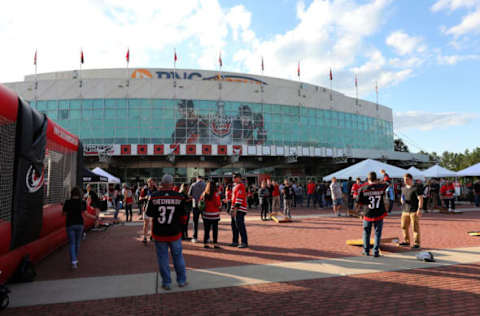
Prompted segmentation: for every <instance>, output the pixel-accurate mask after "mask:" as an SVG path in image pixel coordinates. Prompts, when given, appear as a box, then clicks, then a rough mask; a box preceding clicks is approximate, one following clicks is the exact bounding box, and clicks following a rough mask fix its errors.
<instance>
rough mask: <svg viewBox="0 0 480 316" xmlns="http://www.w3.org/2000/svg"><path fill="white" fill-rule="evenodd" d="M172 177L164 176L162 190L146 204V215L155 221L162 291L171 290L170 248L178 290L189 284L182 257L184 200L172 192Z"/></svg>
mask: <svg viewBox="0 0 480 316" xmlns="http://www.w3.org/2000/svg"><path fill="white" fill-rule="evenodd" d="M172 187H173V177H172V176H171V175H169V174H166V175H164V176H163V177H162V181H161V184H160V189H159V190H158V191H155V192H153V193H152V194H151V195H150V196H149V198H148V202H147V206H146V208H147V211H146V215H147V216H149V217H151V218H152V237H153V239H154V240H155V249H156V253H157V260H158V266H159V270H160V275H161V276H162V288H163V289H164V290H170V289H171V285H170V284H171V283H172V280H171V278H170V267H169V263H168V262H169V260H168V249H169V248H170V252H171V254H172V259H173V260H172V261H173V266H174V267H175V272H176V274H177V283H178V286H179V287H184V286H186V285H187V276H186V272H185V261H184V259H183V254H182V240H181V238H182V231H183V225H184V224H185V222H186V219H187V218H186V215H185V197H184V196H183V195H182V194H180V193H178V192H175V191H173V190H172Z"/></svg>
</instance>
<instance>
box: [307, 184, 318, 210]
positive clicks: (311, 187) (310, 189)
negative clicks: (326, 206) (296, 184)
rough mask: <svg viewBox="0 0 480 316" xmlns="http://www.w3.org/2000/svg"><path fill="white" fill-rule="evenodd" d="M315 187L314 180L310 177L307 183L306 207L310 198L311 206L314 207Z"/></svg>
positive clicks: (308, 205)
mask: <svg viewBox="0 0 480 316" xmlns="http://www.w3.org/2000/svg"><path fill="white" fill-rule="evenodd" d="M315 188H316V185H315V182H313V179H310V181H309V182H308V184H307V207H310V200H312V207H315Z"/></svg>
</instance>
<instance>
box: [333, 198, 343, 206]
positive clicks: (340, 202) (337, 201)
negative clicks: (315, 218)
mask: <svg viewBox="0 0 480 316" xmlns="http://www.w3.org/2000/svg"><path fill="white" fill-rule="evenodd" d="M342 204H343V199H342V198H338V199H335V200H333V205H335V206H338V205H342Z"/></svg>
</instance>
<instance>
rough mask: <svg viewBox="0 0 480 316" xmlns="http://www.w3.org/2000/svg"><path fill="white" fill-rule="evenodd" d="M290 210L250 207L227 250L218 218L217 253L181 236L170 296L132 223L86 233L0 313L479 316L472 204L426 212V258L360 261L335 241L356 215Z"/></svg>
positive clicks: (354, 224) (353, 227)
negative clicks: (266, 214) (73, 257)
mask: <svg viewBox="0 0 480 316" xmlns="http://www.w3.org/2000/svg"><path fill="white" fill-rule="evenodd" d="M294 214H297V215H298V217H297V218H296V220H295V222H293V223H288V224H276V223H274V222H271V221H269V222H262V221H260V219H259V217H258V215H257V214H256V213H255V212H254V211H252V212H251V214H250V215H249V216H248V218H247V229H248V233H249V240H250V248H249V249H237V248H229V247H228V246H226V244H227V243H229V242H231V240H230V238H231V233H230V222H229V219H228V217H225V219H223V218H222V221H221V224H220V229H219V240H220V243H221V244H223V245H222V247H223V249H219V250H213V249H204V248H203V244H201V243H199V244H192V243H190V242H184V255H185V261H186V264H187V269H188V271H187V275H188V277H189V281H190V285H189V286H187V287H186V288H184V289H179V288H178V287H176V286H174V287H173V288H172V291H171V292H165V291H163V290H162V289H161V288H160V289H157V285H156V271H157V265H156V257H155V254H154V247H153V244H150V243H149V244H148V245H147V246H144V245H142V243H141V242H140V240H141V239H140V232H141V226H138V225H137V224H135V223H134V224H133V225H116V226H114V227H111V228H110V229H108V230H107V231H106V232H90V233H89V234H88V237H87V239H86V240H85V241H83V242H82V245H81V250H80V262H81V264H80V268H79V269H78V270H77V271H74V272H72V271H70V266H69V264H68V251H67V248H66V247H62V248H61V249H59V250H58V251H57V252H55V253H53V254H52V255H50V256H49V257H48V258H46V259H45V260H44V261H43V262H42V263H40V264H39V265H38V266H37V273H38V277H37V280H36V281H35V282H33V283H31V284H20V285H12V286H11V289H12V295H11V308H9V309H7V310H6V311H4V312H3V313H2V314H4V315H161V314H165V315H186V314H190V315H213V314H217V315H273V314H275V315H299V314H302V315H327V314H331V315H353V314H355V315H360V314H372V315H374V314H375V315H382V314H383V315H391V314H398V315H416V314H419V315H420V314H421V315H425V314H426V315H462V314H465V315H467V314H468V315H478V314H480V303H479V302H480V300H479V299H480V276H479V275H480V238H479V237H471V236H469V235H468V234H467V232H468V231H473V230H480V212H479V211H477V210H474V209H466V211H465V212H464V213H463V214H459V215H444V214H438V213H434V214H431V213H430V214H424V216H423V217H422V220H421V233H422V248H423V249H422V250H426V249H428V250H431V251H432V252H433V253H434V254H435V255H436V259H437V262H436V263H424V262H420V261H418V260H416V259H415V254H416V253H417V252H418V251H412V250H411V249H410V248H399V247H397V246H395V245H393V244H387V245H385V246H383V247H382V254H383V256H382V257H380V258H373V257H362V256H360V254H361V248H360V247H352V246H347V245H346V244H345V240H346V239H358V238H360V237H361V221H360V220H359V219H357V218H346V217H332V216H330V215H329V214H328V211H327V210H307V209H301V210H298V209H297V210H296V213H294ZM202 234H203V231H201V233H200V235H202ZM383 237H401V231H400V216H399V213H398V212H394V214H393V215H391V216H389V217H387V219H386V220H385V225H384V231H383ZM173 275H174V274H173ZM157 291H158V294H156V292H157Z"/></svg>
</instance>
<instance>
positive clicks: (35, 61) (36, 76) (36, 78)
mask: <svg viewBox="0 0 480 316" xmlns="http://www.w3.org/2000/svg"><path fill="white" fill-rule="evenodd" d="M34 64H35V101H36V100H37V91H36V90H37V89H38V75H37V49H35V58H34Z"/></svg>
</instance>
